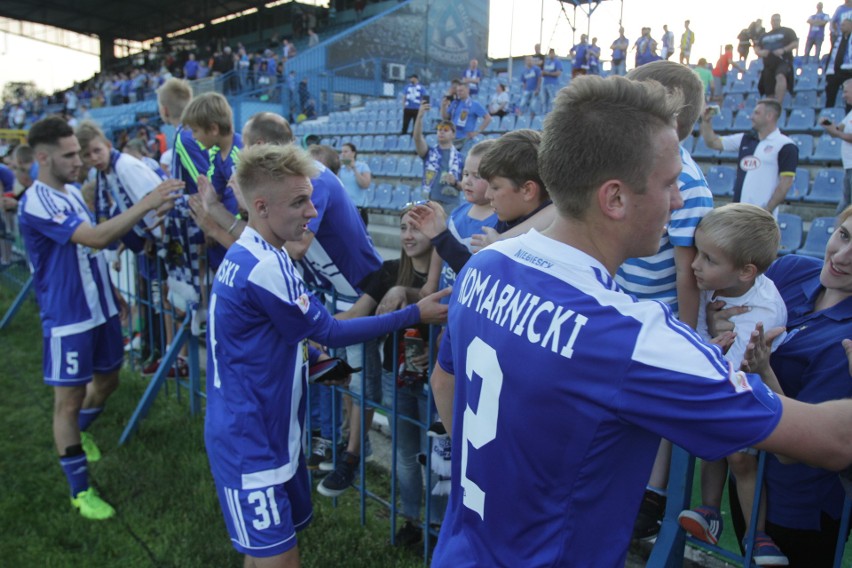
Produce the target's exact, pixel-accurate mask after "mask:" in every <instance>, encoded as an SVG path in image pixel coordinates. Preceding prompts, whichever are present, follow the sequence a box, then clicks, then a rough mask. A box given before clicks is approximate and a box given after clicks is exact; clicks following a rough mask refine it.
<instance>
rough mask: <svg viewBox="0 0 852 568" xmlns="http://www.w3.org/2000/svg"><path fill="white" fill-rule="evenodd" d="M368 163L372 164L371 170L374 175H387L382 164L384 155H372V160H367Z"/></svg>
mask: <svg viewBox="0 0 852 568" xmlns="http://www.w3.org/2000/svg"><path fill="white" fill-rule="evenodd" d="M367 165H368V166H370V172H372V174H373V175H374V176H383V175H385V170H384V167H383V166H382V157H381V156H372V157H371V158H370V161H369V162H367Z"/></svg>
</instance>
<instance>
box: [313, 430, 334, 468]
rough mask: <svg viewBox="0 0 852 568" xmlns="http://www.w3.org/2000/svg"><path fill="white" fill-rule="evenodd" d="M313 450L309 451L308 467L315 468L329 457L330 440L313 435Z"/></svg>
mask: <svg viewBox="0 0 852 568" xmlns="http://www.w3.org/2000/svg"><path fill="white" fill-rule="evenodd" d="M313 448H314V451H313V452H311V457H309V458H308V469H311V470H317V469H319V467H320V464H322V463H323V462H325V461H328V460H330V459H331V440H326V439H325V438H321V437H315V438H314V439H313Z"/></svg>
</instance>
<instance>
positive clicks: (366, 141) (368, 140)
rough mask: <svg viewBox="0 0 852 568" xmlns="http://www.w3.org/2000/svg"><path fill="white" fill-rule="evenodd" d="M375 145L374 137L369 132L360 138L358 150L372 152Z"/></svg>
mask: <svg viewBox="0 0 852 568" xmlns="http://www.w3.org/2000/svg"><path fill="white" fill-rule="evenodd" d="M374 147H375V137H373V136H370V135H369V134H367V135H365V136H364V137H363V138H361V145H360V146H358V151H359V152H372V151H373V148H374Z"/></svg>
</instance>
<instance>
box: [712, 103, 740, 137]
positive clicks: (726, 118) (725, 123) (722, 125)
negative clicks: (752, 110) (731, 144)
mask: <svg viewBox="0 0 852 568" xmlns="http://www.w3.org/2000/svg"><path fill="white" fill-rule="evenodd" d="M733 122H734V113H733V112H731V111H729V110H725V109H722V112H720V113H719V114H717V115H716V116H714V117H713V119H712V120H711V121H710V124H711V126H713V130H714V131H716V132H729V131H730V130H731V125H732V124H733Z"/></svg>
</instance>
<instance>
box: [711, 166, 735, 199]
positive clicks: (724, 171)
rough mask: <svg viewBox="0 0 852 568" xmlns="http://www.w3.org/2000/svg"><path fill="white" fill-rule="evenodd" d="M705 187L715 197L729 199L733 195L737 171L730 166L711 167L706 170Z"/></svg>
mask: <svg viewBox="0 0 852 568" xmlns="http://www.w3.org/2000/svg"><path fill="white" fill-rule="evenodd" d="M705 177H706V178H707V185H709V186H710V192H711V193H712V194H713V195H714V196H715V197H730V196H732V195H733V194H734V181H736V179H737V170H736V168H734V167H732V166H711V167H710V169H709V170H707V175H706V176H705Z"/></svg>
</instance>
